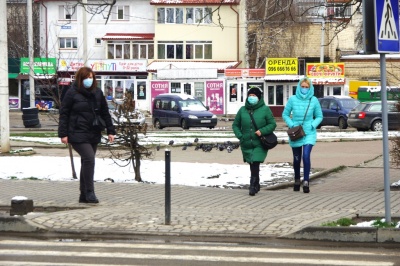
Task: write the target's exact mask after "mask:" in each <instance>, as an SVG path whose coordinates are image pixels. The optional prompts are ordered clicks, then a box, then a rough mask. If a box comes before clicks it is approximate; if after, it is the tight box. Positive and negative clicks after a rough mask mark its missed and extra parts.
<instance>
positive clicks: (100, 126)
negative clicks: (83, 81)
mask: <svg viewBox="0 0 400 266" xmlns="http://www.w3.org/2000/svg"><path fill="white" fill-rule="evenodd" d="M88 100H89V104H90V106H91V107H92V112H93V115H94V119H93V123H92V126H93V128H94V129H97V130H100V131H103V130H104V129H105V128H106V121H104V119H103V118H102V117H101V116H100V115H99V114H98V113H97V112H98V109H97V102H96V98H95V99H94V102H92V101H90V99H88ZM95 106H96V107H95Z"/></svg>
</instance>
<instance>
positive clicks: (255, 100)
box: [247, 96, 258, 105]
mask: <svg viewBox="0 0 400 266" xmlns="http://www.w3.org/2000/svg"><path fill="white" fill-rule="evenodd" d="M247 101H248V102H249V104H251V105H255V104H257V103H258V97H257V96H249V97H248V98H247Z"/></svg>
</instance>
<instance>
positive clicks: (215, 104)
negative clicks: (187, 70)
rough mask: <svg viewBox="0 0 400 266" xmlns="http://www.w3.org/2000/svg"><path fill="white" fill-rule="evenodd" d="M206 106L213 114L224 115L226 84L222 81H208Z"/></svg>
mask: <svg viewBox="0 0 400 266" xmlns="http://www.w3.org/2000/svg"><path fill="white" fill-rule="evenodd" d="M206 105H207V106H208V107H210V112H212V113H213V114H216V115H218V114H223V113H224V82H223V81H222V80H212V81H206Z"/></svg>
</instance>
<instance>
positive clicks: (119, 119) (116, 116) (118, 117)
mask: <svg viewBox="0 0 400 266" xmlns="http://www.w3.org/2000/svg"><path fill="white" fill-rule="evenodd" d="M119 104H120V103H118V102H113V101H108V110H109V112H110V115H111V119H112V120H113V122H114V125H120V124H125V123H129V122H130V123H132V124H135V125H143V124H144V123H145V122H146V117H145V115H144V114H143V113H142V112H140V111H139V110H138V109H136V110H134V111H133V112H132V113H129V116H128V118H126V117H125V116H124V115H123V114H121V113H119V112H118V110H117V108H116V107H117V106H118V105H119ZM128 119H129V121H128Z"/></svg>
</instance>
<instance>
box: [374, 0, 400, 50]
mask: <svg viewBox="0 0 400 266" xmlns="http://www.w3.org/2000/svg"><path fill="white" fill-rule="evenodd" d="M374 4H375V36H376V51H377V52H378V53H399V52H400V39H399V0H374Z"/></svg>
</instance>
